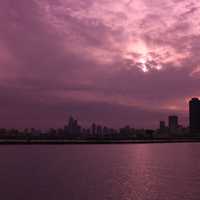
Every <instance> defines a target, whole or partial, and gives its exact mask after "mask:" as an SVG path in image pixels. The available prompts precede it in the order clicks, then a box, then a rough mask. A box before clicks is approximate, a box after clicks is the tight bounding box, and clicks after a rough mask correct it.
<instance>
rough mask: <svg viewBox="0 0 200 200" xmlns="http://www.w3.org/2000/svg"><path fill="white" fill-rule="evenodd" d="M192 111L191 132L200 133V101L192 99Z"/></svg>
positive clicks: (190, 103)
mask: <svg viewBox="0 0 200 200" xmlns="http://www.w3.org/2000/svg"><path fill="white" fill-rule="evenodd" d="M189 110H190V132H191V133H198V132H199V133H200V100H199V99H198V98H192V99H191V100H190V102H189Z"/></svg>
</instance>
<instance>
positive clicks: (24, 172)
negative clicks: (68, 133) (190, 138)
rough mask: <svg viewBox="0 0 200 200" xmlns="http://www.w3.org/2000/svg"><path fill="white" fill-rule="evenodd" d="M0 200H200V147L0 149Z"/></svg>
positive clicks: (189, 144)
mask: <svg viewBox="0 0 200 200" xmlns="http://www.w3.org/2000/svg"><path fill="white" fill-rule="evenodd" d="M0 197H1V199H2V200H199V199H200V143H180V144H179V143H174V144H167V143H166V144H110V145H2V146H0Z"/></svg>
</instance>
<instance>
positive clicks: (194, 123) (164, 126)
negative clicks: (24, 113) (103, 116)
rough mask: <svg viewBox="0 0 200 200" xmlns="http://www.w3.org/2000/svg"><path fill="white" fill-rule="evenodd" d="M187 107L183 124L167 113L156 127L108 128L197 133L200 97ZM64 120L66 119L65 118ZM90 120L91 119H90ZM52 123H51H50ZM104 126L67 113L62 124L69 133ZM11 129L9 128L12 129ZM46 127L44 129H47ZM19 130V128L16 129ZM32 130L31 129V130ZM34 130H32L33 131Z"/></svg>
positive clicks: (127, 126) (95, 129) (105, 126)
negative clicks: (186, 120) (83, 121)
mask: <svg viewBox="0 0 200 200" xmlns="http://www.w3.org/2000/svg"><path fill="white" fill-rule="evenodd" d="M188 107H189V109H188V110H189V112H188V121H189V123H188V124H187V125H186V126H184V124H182V123H181V122H180V118H179V116H178V115H175V114H174V115H168V116H167V117H166V118H167V120H160V121H159V123H158V121H157V127H156V128H149V127H148V128H145V127H137V125H136V126H135V125H133V124H134V123H133V122H132V123H131V124H130V123H128V122H127V123H126V124H124V125H123V126H121V127H120V126H119V127H110V128H109V129H113V130H114V131H118V130H119V131H120V129H121V128H122V129H123V128H125V129H126V128H128V129H129V128H131V129H132V128H133V129H135V130H142V129H144V130H145V129H146V130H150V129H152V130H160V131H161V132H168V133H176V132H177V131H179V129H187V130H188V131H189V132H190V133H199V132H200V123H199V122H200V121H199V120H200V99H199V98H197V97H193V98H191V99H190V101H189V102H188ZM65 121H66V120H65ZM91 121H92V120H91ZM52 125H53V124H52ZM0 128H1V130H4V129H5V130H6V127H0ZM56 128H58V129H57V130H59V129H61V128H62V127H54V126H51V127H48V129H49V130H51V129H54V130H56ZM104 128H106V129H107V128H108V126H107V124H103V123H100V122H96V121H92V122H91V124H90V125H89V126H84V125H83V123H82V122H81V120H80V121H78V119H77V118H76V117H75V118H74V116H73V115H69V117H68V124H67V125H66V122H65V125H64V129H63V130H65V129H66V130H67V132H68V133H69V134H80V133H81V132H82V131H83V130H84V129H85V131H86V130H89V132H90V133H94V132H96V131H97V132H98V130H99V132H102V131H103V129H104ZM12 129H13V130H17V129H15V128H13V127H12ZM12 129H11V130H12ZM48 129H46V131H47V130H48ZM18 130H19V129H18ZM21 130H27V131H28V127H23V128H22V129H21ZM30 130H37V132H38V131H39V132H40V129H38V128H37V127H32V128H30ZM41 131H42V130H41ZM31 132H32V131H31ZM33 132H34V131H33Z"/></svg>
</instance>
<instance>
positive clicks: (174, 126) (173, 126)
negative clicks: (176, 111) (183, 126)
mask: <svg viewBox="0 0 200 200" xmlns="http://www.w3.org/2000/svg"><path fill="white" fill-rule="evenodd" d="M168 126H169V131H170V133H174V132H176V131H177V130H178V127H179V125H178V117H177V116H175V115H172V116H169V117H168Z"/></svg>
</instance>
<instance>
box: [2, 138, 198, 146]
mask: <svg viewBox="0 0 200 200" xmlns="http://www.w3.org/2000/svg"><path fill="white" fill-rule="evenodd" d="M199 142H200V138H197V139H154V140H83V139H82V140H81V139H79V140H78V139H77V140H11V139H9V140H0V145H6V144H8V145H9V144H13V145H15V144H27V145H34V144H56V145H58V144H60V145H61V144H62V145H63V144H155V143H199Z"/></svg>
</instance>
